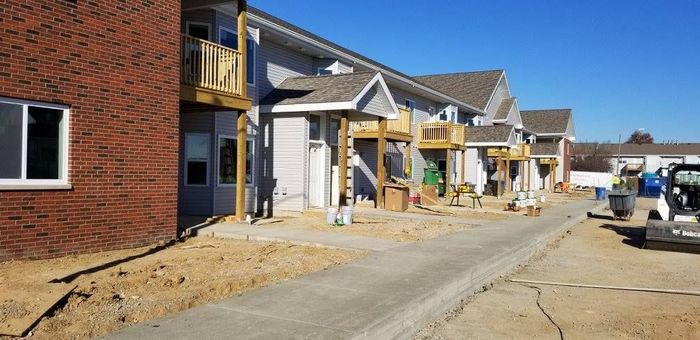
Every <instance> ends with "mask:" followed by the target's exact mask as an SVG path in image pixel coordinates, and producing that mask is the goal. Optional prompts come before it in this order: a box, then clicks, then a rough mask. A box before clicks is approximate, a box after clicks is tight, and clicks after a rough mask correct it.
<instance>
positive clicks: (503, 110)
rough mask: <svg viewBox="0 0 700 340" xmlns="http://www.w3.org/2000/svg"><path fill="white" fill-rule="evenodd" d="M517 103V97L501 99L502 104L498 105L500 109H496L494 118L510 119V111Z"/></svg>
mask: <svg viewBox="0 0 700 340" xmlns="http://www.w3.org/2000/svg"><path fill="white" fill-rule="evenodd" d="M514 103H515V98H513V97H512V98H507V99H504V100H503V101H501V105H500V106H499V107H498V111H496V115H495V116H493V119H494V120H503V119H508V112H510V109H511V108H512V107H513V104H514Z"/></svg>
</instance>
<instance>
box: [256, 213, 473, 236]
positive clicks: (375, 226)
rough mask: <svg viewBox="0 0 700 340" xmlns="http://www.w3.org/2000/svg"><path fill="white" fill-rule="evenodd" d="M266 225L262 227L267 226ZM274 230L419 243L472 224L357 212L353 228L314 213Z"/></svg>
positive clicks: (287, 220)
mask: <svg viewBox="0 0 700 340" xmlns="http://www.w3.org/2000/svg"><path fill="white" fill-rule="evenodd" d="M264 225H265V222H263V224H262V226H263V227H264ZM270 226H274V227H288V228H303V229H312V230H317V231H324V232H334V233H346V234H353V235H360V236H367V237H374V238H381V239H388V240H394V241H398V242H416V241H421V240H427V239H431V238H435V237H438V236H440V235H445V234H450V233H454V232H457V231H461V230H466V229H469V228H470V226H469V225H468V224H453V223H447V222H444V221H415V220H409V219H398V218H392V217H381V216H362V214H361V213H355V214H354V216H353V222H352V225H349V226H332V225H328V224H326V212H325V211H317V210H311V211H306V212H304V213H303V214H302V215H301V216H300V217H289V218H284V219H279V220H277V221H274V223H270Z"/></svg>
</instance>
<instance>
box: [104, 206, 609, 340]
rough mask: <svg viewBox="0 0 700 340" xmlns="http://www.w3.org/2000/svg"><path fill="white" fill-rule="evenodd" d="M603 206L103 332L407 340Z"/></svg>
mask: <svg viewBox="0 0 700 340" xmlns="http://www.w3.org/2000/svg"><path fill="white" fill-rule="evenodd" d="M603 207H604V204H601V203H599V202H595V201H577V202H573V203H570V204H567V205H562V206H557V207H554V208H550V209H547V210H546V211H544V215H543V216H542V217H539V218H529V217H525V216H517V217H513V218H511V219H509V220H506V221H494V222H491V223H488V224H484V225H481V226H480V227H479V228H478V229H477V230H473V231H472V230H466V231H463V232H459V233H455V234H451V235H446V236H443V237H439V238H436V239H433V240H428V241H424V242H419V243H414V244H408V245H405V246H401V247H396V248H391V249H388V250H386V251H383V252H373V253H370V255H369V256H368V257H367V258H365V259H363V260H360V261H357V262H354V263H351V264H348V265H344V266H340V267H335V268H333V269H331V270H327V271H323V272H317V273H313V274H310V275H307V276H304V277H300V278H297V279H293V280H290V281H286V282H281V283H279V284H275V285H272V286H269V287H266V288H261V289H257V290H254V291H251V292H249V293H246V294H243V295H242V296H237V297H232V298H228V299H225V300H222V301H220V302H218V303H213V304H209V305H205V306H200V307H197V308H193V309H190V310H187V311H184V312H181V313H178V314H174V315H171V316H168V317H165V318H162V319H157V320H152V321H149V322H146V323H143V324H139V325H136V326H133V327H130V328H127V329H124V330H122V331H120V332H117V333H115V334H112V335H109V336H107V337H106V338H108V339H134V338H136V339H142V338H148V339H189V338H207V339H217V338H219V339H223V338H244V339H290V338H291V339H300V338H304V339H355V338H370V339H389V338H407V337H410V336H411V335H412V334H413V333H414V332H415V331H416V330H418V329H420V328H422V327H424V326H425V325H426V324H428V323H429V322H431V321H432V320H434V319H435V318H437V317H439V316H441V315H442V314H443V313H445V312H447V311H448V310H450V309H451V308H453V307H454V306H455V305H456V304H457V303H458V302H459V301H460V299H462V298H464V297H465V296H467V295H469V294H472V293H474V292H475V291H477V290H479V289H480V287H481V286H483V285H485V284H487V283H488V282H490V281H492V280H493V279H495V278H496V277H497V276H498V275H500V274H503V273H506V272H509V271H511V270H512V269H513V268H514V267H515V266H517V265H518V264H520V263H523V262H525V261H527V259H528V258H529V257H530V256H531V255H532V254H533V253H534V252H536V251H537V250H538V249H540V248H541V247H542V246H543V245H544V244H546V242H547V241H548V240H550V239H551V238H552V237H553V236H554V235H558V234H559V233H561V232H562V231H563V230H565V229H566V228H569V227H571V226H573V225H574V224H576V223H578V222H580V221H583V220H585V219H586V213H587V212H589V211H591V212H597V211H599V210H601V209H602V208H603Z"/></svg>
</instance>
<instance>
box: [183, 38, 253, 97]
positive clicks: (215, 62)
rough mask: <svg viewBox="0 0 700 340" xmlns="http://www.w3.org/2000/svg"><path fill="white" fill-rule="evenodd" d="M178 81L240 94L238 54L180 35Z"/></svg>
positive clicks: (240, 64)
mask: <svg viewBox="0 0 700 340" xmlns="http://www.w3.org/2000/svg"><path fill="white" fill-rule="evenodd" d="M180 46H181V47H180V48H181V56H180V58H181V63H182V65H181V67H180V70H181V71H180V73H181V77H180V82H181V83H182V84H184V85H189V86H194V87H199V88H204V89H209V90H214V91H218V92H223V93H226V94H231V95H236V96H242V94H243V91H242V87H243V86H244V84H243V81H241V66H242V63H241V61H242V58H243V56H242V54H241V53H240V52H238V51H236V50H234V49H231V48H228V47H224V46H221V45H218V44H214V43H212V42H209V41H206V40H202V39H198V38H195V37H191V36H188V35H185V34H182V36H181V41H180Z"/></svg>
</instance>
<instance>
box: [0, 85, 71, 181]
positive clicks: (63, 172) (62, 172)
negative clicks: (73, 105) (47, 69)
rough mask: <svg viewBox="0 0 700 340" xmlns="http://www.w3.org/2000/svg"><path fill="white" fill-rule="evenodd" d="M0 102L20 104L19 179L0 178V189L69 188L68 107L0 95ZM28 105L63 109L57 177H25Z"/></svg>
mask: <svg viewBox="0 0 700 340" xmlns="http://www.w3.org/2000/svg"><path fill="white" fill-rule="evenodd" d="M0 102H2V103H6V104H15V105H22V159H21V162H22V164H21V167H22V169H21V172H20V178H19V179H12V178H7V179H0V190H64V189H71V188H72V186H71V185H70V184H69V181H68V159H69V154H70V144H69V141H70V138H69V136H68V134H69V133H70V108H69V107H68V106H67V105H60V104H51V103H43V102H36V101H31V100H21V99H11V98H5V97H0ZM29 106H34V107H43V108H47V109H53V110H61V111H63V118H62V127H61V130H60V131H59V160H58V161H59V165H58V166H59V169H58V177H59V178H58V179H27V142H28V136H27V134H28V133H29V129H28V124H27V122H28V120H29Z"/></svg>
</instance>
